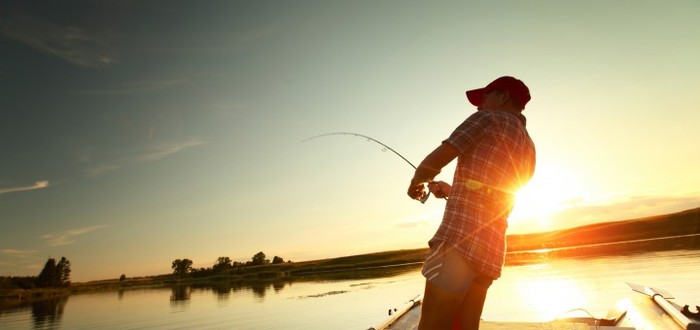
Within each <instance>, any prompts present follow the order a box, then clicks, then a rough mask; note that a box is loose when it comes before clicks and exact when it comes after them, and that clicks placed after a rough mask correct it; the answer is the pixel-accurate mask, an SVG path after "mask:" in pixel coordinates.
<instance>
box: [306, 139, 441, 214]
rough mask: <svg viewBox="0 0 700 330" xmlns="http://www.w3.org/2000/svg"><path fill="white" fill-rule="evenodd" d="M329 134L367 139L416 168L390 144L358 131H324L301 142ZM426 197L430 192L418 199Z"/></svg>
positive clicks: (423, 200)
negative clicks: (324, 132)
mask: <svg viewBox="0 0 700 330" xmlns="http://www.w3.org/2000/svg"><path fill="white" fill-rule="evenodd" d="M331 135H350V136H355V137H361V138H365V139H367V141H369V142H374V143H376V144H379V145H380V146H382V147H384V149H382V151H386V150H389V151H391V152H393V153H394V154H395V155H397V156H399V157H401V159H403V160H404V161H406V163H408V165H411V167H413V169H414V170H415V169H416V165H413V163H411V162H410V161H409V160H408V159H406V157H404V156H403V155H401V154H400V153H399V152H398V151H396V150H394V148H392V147H390V146H388V145H386V144H384V143H383V142H381V141H379V140H377V139H375V138H372V137H369V136H367V135H363V134H359V133H352V132H331V133H326V134H320V135H315V136H312V137H310V138H306V139H304V140H302V141H301V142H306V141H309V140H313V139H317V138H320V137H324V136H331ZM428 197H430V193H426V194H425V195H423V197H421V199H420V202H421V203H425V201H427V200H428Z"/></svg>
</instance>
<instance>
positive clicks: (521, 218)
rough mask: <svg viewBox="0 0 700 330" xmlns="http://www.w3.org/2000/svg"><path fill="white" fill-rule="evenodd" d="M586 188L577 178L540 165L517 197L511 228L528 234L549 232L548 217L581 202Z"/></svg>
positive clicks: (550, 225)
mask: <svg viewBox="0 0 700 330" xmlns="http://www.w3.org/2000/svg"><path fill="white" fill-rule="evenodd" d="M586 191H587V188H586V186H585V185H584V184H583V183H582V182H581V180H580V178H579V177H577V176H575V175H573V174H571V173H569V172H567V171H564V170H561V169H559V168H556V167H552V166H547V165H542V166H540V167H538V168H537V170H536V171H535V175H534V176H533V177H532V180H531V181H530V183H528V185H526V186H525V187H523V188H522V189H520V190H519V191H518V192H517V193H516V194H515V195H516V204H515V207H514V208H513V212H512V213H511V215H510V217H509V223H510V224H511V225H515V226H518V225H520V227H523V228H529V229H530V231H542V230H551V229H552V225H553V224H552V223H551V216H552V215H553V214H554V213H557V212H560V211H563V210H565V209H567V208H570V207H572V206H574V205H576V204H577V203H579V202H581V201H583V200H584V195H585V194H586Z"/></svg>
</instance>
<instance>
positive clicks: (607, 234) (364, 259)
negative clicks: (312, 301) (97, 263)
mask: <svg viewBox="0 0 700 330" xmlns="http://www.w3.org/2000/svg"><path fill="white" fill-rule="evenodd" d="M507 241H508V251H507V254H506V262H505V265H506V266H513V265H523V264H528V263H536V262H542V261H543V260H546V259H547V258H570V257H591V256H602V255H613V256H615V255H623V256H624V255H629V254H633V253H642V252H648V251H663V250H683V249H691V250H697V249H700V208H696V209H691V210H687V211H682V212H678V213H673V214H667V215H660V216H654V217H647V218H641V219H634V220H626V221H617V222H606V223H598V224H593V225H588V226H582V227H576V228H572V229H565V230H559V231H553V232H545V233H536V234H524V235H508V237H507ZM427 254H428V248H427V247H426V248H417V249H407V250H396V251H385V252H376V253H369V254H362V255H354V256H344V257H337V258H329V259H322V260H312V261H302V262H294V263H282V264H267V265H260V266H248V267H237V268H231V269H227V270H223V271H220V272H217V273H213V274H210V275H207V276H201V277H197V276H193V274H188V275H185V276H183V277H178V276H175V275H173V274H163V275H154V276H145V277H135V278H127V279H124V280H119V279H105V280H97V281H89V282H79V283H72V284H71V285H70V286H69V287H65V288H33V289H21V288H6V289H0V310H4V309H8V308H13V307H16V306H22V305H26V304H30V303H32V302H36V301H42V300H47V299H54V298H56V297H62V296H68V295H70V294H74V293H85V292H101V291H114V290H129V289H144V288H156V287H166V286H178V285H209V284H217V283H219V284H220V283H243V282H246V283H274V282H280V281H299V280H304V279H309V278H314V277H320V276H324V275H325V276H338V277H342V276H353V275H355V276H356V275H358V274H359V273H372V272H373V271H374V272H376V271H378V270H382V269H384V270H386V269H390V268H400V267H404V266H405V267H408V266H417V265H418V264H421V263H422V262H423V261H424V260H425V257H426V256H427Z"/></svg>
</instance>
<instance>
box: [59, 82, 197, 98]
mask: <svg viewBox="0 0 700 330" xmlns="http://www.w3.org/2000/svg"><path fill="white" fill-rule="evenodd" d="M187 81H188V80H187V79H164V80H152V81H141V82H135V83H130V84H125V85H122V86H119V87H115V88H107V89H90V90H82V91H73V92H72V94H75V95H96V96H99V95H126V94H139V93H148V92H153V91H158V90H163V89H167V88H170V87H172V86H177V85H181V84H184V83H186V82H187Z"/></svg>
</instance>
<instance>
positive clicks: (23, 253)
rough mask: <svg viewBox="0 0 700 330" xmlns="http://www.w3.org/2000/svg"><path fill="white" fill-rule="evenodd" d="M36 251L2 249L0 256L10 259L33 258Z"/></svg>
mask: <svg viewBox="0 0 700 330" xmlns="http://www.w3.org/2000/svg"><path fill="white" fill-rule="evenodd" d="M35 253H36V250H18V249H0V254H2V255H3V256H5V257H10V258H20V259H25V258H33V257H34V254H35Z"/></svg>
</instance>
